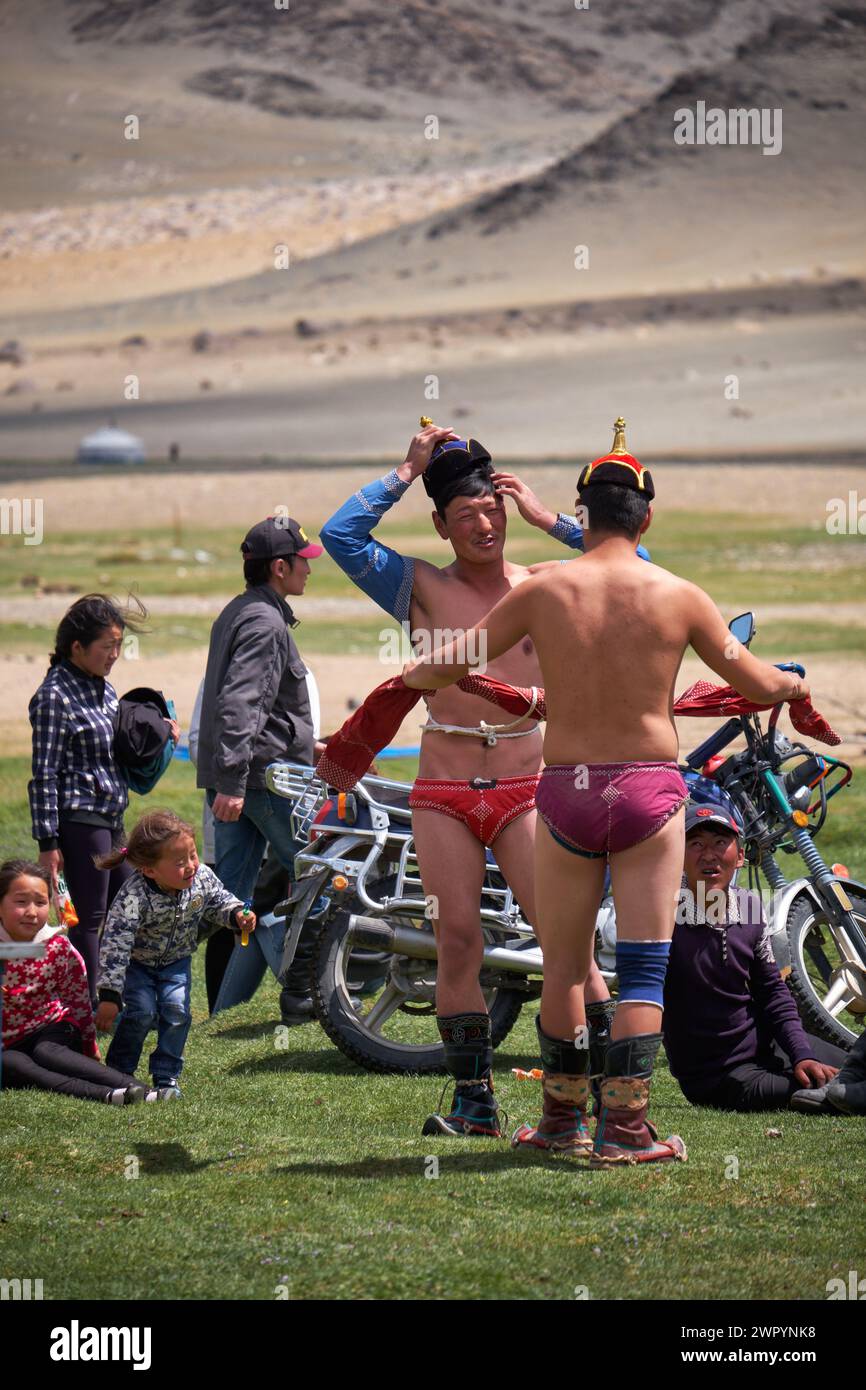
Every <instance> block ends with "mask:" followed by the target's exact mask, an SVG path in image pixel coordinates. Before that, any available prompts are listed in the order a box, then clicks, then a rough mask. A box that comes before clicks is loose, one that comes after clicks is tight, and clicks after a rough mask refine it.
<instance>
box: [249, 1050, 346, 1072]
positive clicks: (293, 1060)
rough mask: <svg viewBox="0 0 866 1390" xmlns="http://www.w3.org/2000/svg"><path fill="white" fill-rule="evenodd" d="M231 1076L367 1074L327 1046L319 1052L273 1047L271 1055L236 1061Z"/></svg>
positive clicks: (340, 1053)
mask: <svg viewBox="0 0 866 1390" xmlns="http://www.w3.org/2000/svg"><path fill="white" fill-rule="evenodd" d="M228 1070H229V1074H230V1075H231V1076H256V1075H258V1074H261V1073H268V1072H307V1071H308V1072H317V1073H324V1074H329V1075H331V1076H347V1075H352V1074H353V1073H354V1075H355V1076H359V1077H360V1076H369V1075H370V1073H369V1072H366V1071H364V1070H363V1068H362V1067H356V1066H355V1065H354V1063H353V1062H350V1061H349V1059H348V1058H347V1057H344V1056H343V1054H342V1052H338V1051H337V1049H336V1048H328V1049H325V1050H323V1051H321V1052H280V1051H277V1050H276V1049H274V1053H273V1056H272V1057H259V1058H257V1059H256V1060H255V1061H250V1062H238V1063H236V1065H235V1066H233V1067H229V1069H228Z"/></svg>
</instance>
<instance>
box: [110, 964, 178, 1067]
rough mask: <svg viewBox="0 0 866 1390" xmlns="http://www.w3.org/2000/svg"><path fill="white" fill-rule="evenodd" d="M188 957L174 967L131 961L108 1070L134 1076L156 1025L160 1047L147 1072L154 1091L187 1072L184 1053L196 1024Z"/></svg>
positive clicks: (171, 965)
mask: <svg viewBox="0 0 866 1390" xmlns="http://www.w3.org/2000/svg"><path fill="white" fill-rule="evenodd" d="M191 973H192V972H191V962H190V957H189V956H185V957H184V959H183V960H174V961H172V962H171V964H170V965H142V964H141V963H140V962H139V961H137V960H131V961H130V962H129V967H128V969H127V971H126V983H125V984H124V986H123V1013H122V1014H121V1015H120V1018H119V1019H118V1022H117V1027H116V1029H115V1032H114V1037H113V1038H112V1040H111V1046H110V1047H109V1049H108V1053H107V1055H106V1058H105V1062H106V1065H107V1066H109V1067H116V1068H117V1070H118V1071H123V1072H128V1073H129V1074H130V1075H134V1073H135V1069H136V1067H137V1066H138V1063H139V1060H140V1058H141V1051H142V1048H143V1047H144V1041H145V1038H146V1037H147V1035H148V1033H149V1032H150V1030H151V1028H152V1027H153V1026H154V1024H156V1047H155V1049H154V1050H153V1052H152V1053H151V1054H150V1058H149V1061H148V1068H149V1070H150V1074H151V1076H152V1077H153V1084H154V1086H169V1085H171V1083H172V1082H173V1081H176V1080H177V1078H178V1077H179V1076H180V1074H181V1071H182V1070H183V1049H184V1046H185V1045H186V1039H187V1035H188V1033H189V1030H190V1025H191V1023H192V1013H191V1011H190V1006H189V989H190V975H191Z"/></svg>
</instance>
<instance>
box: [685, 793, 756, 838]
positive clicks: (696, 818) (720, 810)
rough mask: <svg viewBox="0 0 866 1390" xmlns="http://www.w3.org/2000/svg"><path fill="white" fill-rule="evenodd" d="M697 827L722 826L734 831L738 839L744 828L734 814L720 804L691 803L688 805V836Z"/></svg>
mask: <svg viewBox="0 0 866 1390" xmlns="http://www.w3.org/2000/svg"><path fill="white" fill-rule="evenodd" d="M696 825H700V826H704V825H705V826H713V827H715V826H722V828H723V829H725V830H732V831H733V832H734V834H735V835H736V836H737V839H739V838H740V836H741V835H742V833H743V827H742V825H741V823H740V821H739V819H738V818H737V816H736V815H735V813H734V812H733V810H730V811H729V810H728V809H727V807H725V806H722V805H720V804H714V805H707V803H706V802H694V801H689V802H688V803H687V804H686V834H687V835H688V833H689V831H690V830H694V828H695V826H696Z"/></svg>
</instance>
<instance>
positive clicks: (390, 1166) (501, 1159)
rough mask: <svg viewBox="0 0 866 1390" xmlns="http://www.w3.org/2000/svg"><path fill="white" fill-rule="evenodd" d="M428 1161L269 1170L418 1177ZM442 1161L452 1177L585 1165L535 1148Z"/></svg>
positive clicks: (366, 1161)
mask: <svg viewBox="0 0 866 1390" xmlns="http://www.w3.org/2000/svg"><path fill="white" fill-rule="evenodd" d="M449 1142H451V1141H449ZM427 1161H428V1156H427V1155H425V1154H420V1153H419V1154H416V1155H415V1156H414V1157H411V1156H410V1157H401V1158H361V1159H357V1160H356V1161H355V1162H353V1163H315V1162H309V1163H287V1164H284V1165H283V1166H282V1167H279V1168H272V1169H271V1170H270V1171H271V1172H272V1173H277V1174H284V1175H286V1176H298V1177H320V1178H366V1179H372V1180H377V1179H381V1178H417V1177H418V1175H419V1173H423V1171H424V1165H425V1164H426V1163H427ZM445 1161H447V1165H448V1167H447V1172H448V1173H449V1174H453V1175H454V1176H455V1177H456V1176H457V1175H458V1174H472V1173H481V1174H487V1173H496V1172H503V1171H504V1170H506V1169H511V1168H537V1167H538V1166H539V1162H540V1163H541V1164H542V1165H543V1166H544V1167H554V1166H557V1167H558V1166H561V1165H563V1164H565V1165H566V1166H567V1167H569V1168H574V1169H579V1168H580V1169H581V1170H582V1169H583V1168H585V1164H584V1165H582V1164H581V1161H580V1160H579V1159H573V1158H566V1157H553V1156H552V1155H550V1154H543V1153H540V1152H539V1150H537V1149H536V1150H534V1151H533V1152H532V1153H522V1152H521V1151H520V1150H519V1149H508V1150H501V1149H500V1150H495V1151H491V1150H489V1149H487V1150H485V1152H484V1153H474V1154H455V1153H449V1154H448V1155H447V1159H445V1158H443V1162H445ZM586 1171H589V1170H588V1169H587V1170H586Z"/></svg>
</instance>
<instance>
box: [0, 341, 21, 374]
mask: <svg viewBox="0 0 866 1390" xmlns="http://www.w3.org/2000/svg"><path fill="white" fill-rule="evenodd" d="M26 361H27V353H26V351H25V349H24V348H23V346H22V345H21V343H19V342H18V340H17V338H9V339H7V341H6V342H5V343H4V344H3V345H2V347H0V362H11V364H12V366H13V367H21V366H23V365H24V363H25V362H26Z"/></svg>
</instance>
